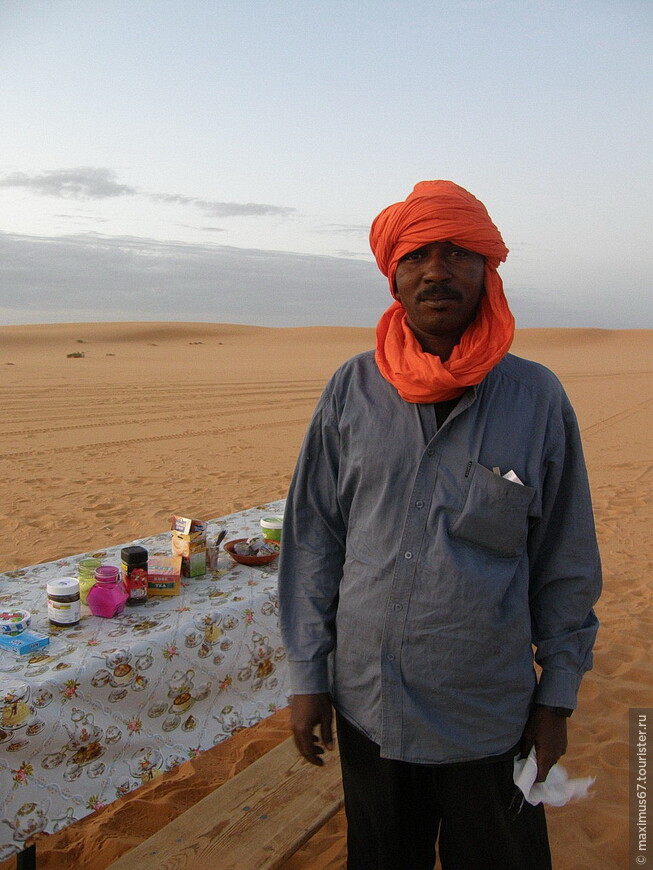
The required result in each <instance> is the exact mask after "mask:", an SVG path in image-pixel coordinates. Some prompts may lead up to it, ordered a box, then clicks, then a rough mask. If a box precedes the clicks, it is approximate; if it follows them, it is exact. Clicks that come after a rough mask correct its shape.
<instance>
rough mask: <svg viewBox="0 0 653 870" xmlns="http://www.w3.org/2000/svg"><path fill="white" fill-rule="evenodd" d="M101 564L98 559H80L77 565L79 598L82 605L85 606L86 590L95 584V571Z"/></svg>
mask: <svg viewBox="0 0 653 870" xmlns="http://www.w3.org/2000/svg"><path fill="white" fill-rule="evenodd" d="M101 564H102V562H101V561H100V560H99V559H82V560H81V561H79V562H78V563H77V579H78V580H79V597H80V598H81V600H82V604H86V596H87V595H88V590H89V589H90V588H91V586H92V585H93V584H94V583H95V569H96V568H99V567H100V565H101Z"/></svg>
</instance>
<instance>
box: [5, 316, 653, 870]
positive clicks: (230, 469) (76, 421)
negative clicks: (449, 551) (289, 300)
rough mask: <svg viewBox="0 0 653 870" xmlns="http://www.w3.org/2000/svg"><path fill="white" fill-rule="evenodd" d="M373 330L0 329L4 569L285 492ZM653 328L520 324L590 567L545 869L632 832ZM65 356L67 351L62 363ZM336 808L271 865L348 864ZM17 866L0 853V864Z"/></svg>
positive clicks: (258, 749)
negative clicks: (570, 464)
mask: <svg viewBox="0 0 653 870" xmlns="http://www.w3.org/2000/svg"><path fill="white" fill-rule="evenodd" d="M373 338H374V336H373V330H370V329H347V328H300V329H266V328H260V327H246V326H233V325H221V324H197V323H190V324H182V323H174V324H173V323H121V324H83V323H75V324H57V325H44V326H12V327H1V328H0V395H1V398H2V409H3V411H2V414H1V416H0V473H1V476H2V481H3V507H4V509H5V510H4V514H5V517H4V518H3V524H4V534H3V535H2V539H1V541H0V570H5V571H6V570H9V569H12V568H17V567H22V566H27V565H31V564H34V563H36V562H41V561H49V560H52V559H55V558H57V557H59V556H62V555H68V554H75V553H80V552H84V551H88V550H93V549H97V548H101V547H103V546H105V545H109V544H118V543H123V542H127V541H131V540H133V539H134V538H138V537H142V536H146V535H149V534H154V533H158V532H161V531H163V530H165V529H166V528H167V527H168V518H169V517H170V515H171V514H172V513H181V514H185V515H188V516H197V517H203V518H207V519H208V518H211V517H217V516H221V515H223V514H226V513H229V512H232V511H236V510H241V509H244V508H246V507H250V506H252V505H254V504H259V503H262V502H265V501H268V500H272V499H276V498H279V497H283V496H284V495H285V493H286V490H287V486H288V483H289V480H290V476H291V473H292V468H293V464H294V459H295V456H296V454H297V451H298V449H299V445H300V443H301V439H302V435H303V432H304V429H305V426H306V423H307V421H308V419H309V416H310V414H311V411H312V409H313V406H314V404H315V402H316V400H317V397H318V395H319V393H320V390H321V388H322V386H323V384H324V383H325V381H326V379H327V377H328V376H329V374H330V373H331V372H332V371H333V369H334V368H335V367H336V366H337V365H338V363H340V362H341V361H343V360H345V359H346V358H347V357H349V356H351V355H352V354H354V353H356V352H358V351H361V350H365V349H367V348H370V347H372V346H373ZM652 347H653V341H652V333H651V331H646V330H628V331H606V330H593V329H559V330H553V329H540V330H521V331H518V332H517V336H516V339H515V343H514V345H513V352H515V353H517V354H520V355H522V356H525V357H528V358H530V359H535V360H537V361H539V362H542V363H544V364H545V365H547V366H549V367H550V368H552V369H553V370H554V371H555V372H556V373H557V375H558V376H559V377H560V379H561V381H562V382H563V384H564V386H565V388H566V390H567V392H568V394H569V396H570V398H571V400H572V402H573V404H574V406H575V408H576V412H577V415H578V418H579V422H580V427H581V431H582V434H583V439H584V448H585V454H586V459H587V464H588V468H589V474H590V481H591V486H592V494H593V500H594V506H595V513H596V522H597V528H598V534H599V542H600V546H601V552H602V558H603V565H604V593H603V596H602V598H601V601H600V602H599V605H598V607H597V613H598V616H599V619H600V620H601V624H602V627H601V630H600V633H599V638H598V643H597V647H596V651H595V663H594V669H593V671H591V672H590V673H589V674H588V675H587V676H586V678H585V680H584V681H583V685H582V688H581V694H580V703H579V708H578V710H577V711H576V713H575V714H574V716H573V718H572V719H571V720H570V727H569V734H570V745H569V751H568V754H567V756H566V757H565V760H564V765H565V767H566V768H567V769H568V771H569V773H570V775H572V776H595V777H596V783H595V786H594V788H593V796H592V797H591V798H590V799H588V800H586V801H581V802H577V803H574V804H571V805H568V806H566V807H563V808H560V809H556V810H550V811H549V813H548V818H549V829H550V836H551V844H552V851H553V856H554V867H555V868H556V870H596V868H602V870H618V868H622V867H624V866H625V865H626V854H627V841H628V827H627V819H628V755H627V749H628V708H629V707H637V706H648V707H651V706H653V690H652V688H651V687H652V686H653V624H652V623H653V618H652V615H651V614H652V612H651V602H652V598H653V587H652V586H651V580H650V577H651V573H652V572H651V561H652V552H653V551H652V548H651V519H652V518H651V510H650V506H651V482H652V480H653V459H652V458H651V453H650V432H651V430H652V429H653V420H652V413H651V407H652V403H653V398H652V393H653V389H652V380H651V369H652V367H653V365H652V354H651V350H652ZM71 354H72V356H71ZM287 734H288V731H287V711H286V710H282V711H280V712H279V713H277V714H275V715H274V716H272V717H270V718H269V719H266V720H264V721H263V722H261V723H259V724H258V725H257V726H255V727H254V728H252V729H249V730H248V731H244V732H240V733H239V734H237V735H236V736H234V737H233V738H231V739H230V740H227V741H225V743H223V744H220V745H219V746H216V747H215V748H214V749H212V750H210V751H209V752H206V753H204V754H203V755H201V756H199V757H198V758H196V759H194V760H192V761H189V762H186V763H185V764H183V765H181V766H180V767H179V768H177V769H176V770H175V771H173V772H171V773H170V774H167V775H166V776H165V777H163V778H162V779H160V780H158V781H157V782H156V783H154V784H152V786H146V787H144V788H141V789H139V790H138V791H137V792H134V793H132V794H131V795H128V796H127V797H126V798H124V799H123V800H121V801H118V802H116V803H114V804H111V805H110V806H109V807H106V808H105V809H103V810H101V811H99V812H98V813H95V814H94V815H93V816H89V817H88V818H87V819H85V820H82V821H81V822H79V823H77V824H75V825H72V826H70V827H69V828H66V829H64V830H63V831H61V832H60V833H58V834H54V835H51V836H49V837H45V838H42V839H41V840H40V841H39V843H38V854H39V867H41V868H58V870H61V868H68V867H70V868H72V867H75V868H79V870H101V868H103V867H105V866H106V865H107V864H109V863H110V862H111V861H112V860H113V859H115V858H116V857H117V856H118V855H119V854H121V853H122V852H124V851H126V850H127V849H128V848H129V847H130V846H132V845H134V844H136V843H137V842H139V841H140V840H141V839H143V838H144V837H146V836H147V835H148V834H150V833H152V832H153V831H154V830H156V828H157V827H158V826H160V825H162V824H164V823H165V821H167V820H169V819H170V818H172V817H173V816H174V815H176V814H178V813H180V812H182V811H183V810H185V809H187V808H188V807H189V806H191V805H192V804H193V803H194V802H196V801H197V800H199V799H200V798H201V797H203V796H204V794H206V793H207V792H208V791H209V790H211V789H212V788H214V787H215V786H216V785H217V784H219V783H220V782H221V781H223V780H224V779H225V778H226V777H228V776H231V775H233V774H234V772H236V771H238V770H240V769H241V768H242V767H243V766H245V765H246V764H248V763H249V762H251V761H253V760H254V759H255V758H256V757H258V756H259V755H260V754H261V753H262V752H265V751H266V750H267V749H269V748H271V747H272V746H273V745H275V744H276V743H278V742H280V741H281V740H283V739H285V737H286V736H287ZM344 831H345V823H344V818H343V816H342V814H339V815H338V816H336V817H335V818H334V819H333V820H332V821H331V822H329V824H328V825H327V826H326V827H325V828H323V829H322V831H321V832H320V833H319V834H318V835H316V836H315V837H314V838H313V839H312V840H311V841H310V842H309V843H308V844H307V845H306V846H305V847H304V848H303V849H302V850H301V851H300V852H298V853H297V854H296V855H295V856H294V857H293V858H292V859H291V860H290V861H288V862H287V864H286V865H285V867H286V870H300V868H325V870H336V868H342V867H344V861H345V844H344ZM13 864H14V862H13V861H9V862H4V863H3V864H0V870H5V868H9V867H13Z"/></svg>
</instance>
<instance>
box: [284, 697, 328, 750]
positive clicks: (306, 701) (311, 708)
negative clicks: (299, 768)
mask: <svg viewBox="0 0 653 870" xmlns="http://www.w3.org/2000/svg"><path fill="white" fill-rule="evenodd" d="M332 722H333V707H332V706H331V698H330V697H329V695H328V693H327V692H321V693H319V694H316V695H293V696H292V698H291V700H290V727H291V728H292V732H293V735H294V738H295V745H296V746H297V749H299V751H300V753H301V754H302V755H303V756H304V758H305V759H306V761H310V763H311V764H316V765H317V766H318V767H320V766H321V765H323V764H324V761H323V760H322V759H321V758H320V756H321V755H323V754H324V748H325V747H326V749H329V750H331V749H333V730H332V728H333V726H332ZM315 727H319V736H318V735H316V734H314V733H313V729H314V728H315ZM320 743H321V744H323V745H320Z"/></svg>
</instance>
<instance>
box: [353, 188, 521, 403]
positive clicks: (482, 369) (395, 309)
mask: <svg viewBox="0 0 653 870" xmlns="http://www.w3.org/2000/svg"><path fill="white" fill-rule="evenodd" d="M437 241H450V242H453V243H454V244H456V245H460V247H462V248H466V249H467V250H469V251H475V252H476V253H478V254H481V255H482V256H483V257H485V293H484V295H483V298H482V300H481V304H480V306H479V310H478V313H477V315H476V318H475V319H474V321H473V322H472V323H471V324H470V325H469V326H468V327H467V329H466V330H465V332H464V333H463V335H462V337H461V339H460V342H459V343H458V344H457V345H456V347H454V349H453V351H452V353H451V356H450V357H449V359H448V360H447V361H446V362H444V363H443V362H442V361H441V360H440V358H439V357H437V356H434V355H433V354H429V353H425V352H424V351H423V350H422V348H421V346H420V344H419V342H418V341H417V339H416V338H415V336H414V334H413V332H412V330H411V329H410V327H409V326H408V324H407V322H406V312H405V310H404V308H403V306H402V305H401V304H400V303H399V302H396V301H395V302H393V304H392V305H391V306H390V307H389V308H388V309H387V310H386V311H385V312H384V313H383V314H382V315H381V318H380V320H379V322H378V324H377V327H376V354H375V358H376V363H377V366H378V368H379V371H380V372H381V374H382V375H383V377H384V378H385V379H386V380H387V381H389V382H390V383H391V384H393V386H394V387H395V388H396V389H397V391H398V392H399V395H400V396H401V397H402V399H404V400H405V401H407V402H421V403H431V402H441V401H445V400H446V399H452V398H454V397H455V396H459V395H460V394H461V393H463V392H464V390H465V389H467V387H470V386H473V385H474V384H478V383H480V382H481V381H482V380H483V378H484V377H485V375H486V374H487V373H488V372H489V371H490V369H491V368H493V367H494V366H495V365H496V364H497V363H498V362H499V360H501V359H502V358H503V357H504V356H505V354H506V353H507V352H508V349H509V348H510V345H511V344H512V340H513V336H514V328H515V323H514V318H513V316H512V314H511V313H510V309H509V307H508V302H507V300H506V297H505V294H504V292H503V282H502V281H501V277H500V276H499V273H498V272H497V267H498V265H499V263H501V262H503V261H504V260H505V259H506V256H507V255H508V249H507V248H506V246H505V245H504V243H503V239H502V238H501V234H500V232H499V230H498V229H497V228H496V226H495V225H494V224H493V223H492V220H491V219H490V216H489V215H488V213H487V211H486V209H485V206H484V205H483V203H482V202H480V201H479V200H478V199H476V197H474V196H472V194H471V193H469V192H468V191H467V190H465V189H464V188H462V187H459V186H458V185H457V184H454V183H453V182H452V181H444V180H438V181H421V182H419V183H418V184H416V185H415V187H414V189H413V191H412V193H411V194H410V195H409V196H408V197H407V198H406V199H405V200H404V201H403V202H397V203H394V204H393V205H390V206H388V207H387V208H385V209H384V210H383V211H382V212H381V213H380V214H379V215H377V217H376V218H375V219H374V221H373V223H372V228H371V230H370V246H371V248H372V252H373V254H374V257H375V258H376V262H377V265H378V267H379V269H380V270H381V272H382V273H383V274H384V275H386V276H387V277H388V283H389V286H390V292H391V293H392V291H393V288H394V276H395V271H396V269H397V263H398V262H399V260H400V258H401V257H403V256H404V254H408V253H409V252H410V251H414V250H415V249H416V248H419V247H421V246H422V245H426V244H429V243H430V242H437Z"/></svg>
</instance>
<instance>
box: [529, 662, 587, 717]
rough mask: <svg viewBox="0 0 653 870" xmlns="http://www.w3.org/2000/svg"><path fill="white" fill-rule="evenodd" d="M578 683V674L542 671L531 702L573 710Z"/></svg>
mask: <svg viewBox="0 0 653 870" xmlns="http://www.w3.org/2000/svg"><path fill="white" fill-rule="evenodd" d="M580 681H581V677H580V676H579V675H578V674H573V673H570V672H569V671H560V670H544V671H542V674H541V676H540V681H539V683H538V686H537V689H536V690H535V697H534V698H533V700H534V701H535V703H536V704H545V705H546V706H547V707H567V708H568V709H570V710H574V709H575V708H576V697H577V695H578V688H579V686H580Z"/></svg>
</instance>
